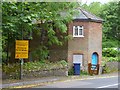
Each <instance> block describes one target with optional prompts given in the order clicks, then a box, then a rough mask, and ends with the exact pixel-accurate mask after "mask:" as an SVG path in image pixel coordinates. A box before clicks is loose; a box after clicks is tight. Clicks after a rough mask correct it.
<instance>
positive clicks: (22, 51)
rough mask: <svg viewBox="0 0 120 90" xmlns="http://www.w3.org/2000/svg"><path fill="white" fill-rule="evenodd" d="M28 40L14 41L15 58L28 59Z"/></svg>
mask: <svg viewBox="0 0 120 90" xmlns="http://www.w3.org/2000/svg"><path fill="white" fill-rule="evenodd" d="M28 46H29V42H28V40H16V48H15V58H16V59H19V58H24V59H27V58H28Z"/></svg>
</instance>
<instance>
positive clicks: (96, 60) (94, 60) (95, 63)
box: [91, 52, 98, 65]
mask: <svg viewBox="0 0 120 90" xmlns="http://www.w3.org/2000/svg"><path fill="white" fill-rule="evenodd" d="M91 64H92V65H97V64H98V54H97V53H96V52H94V53H93V54H92V61H91Z"/></svg>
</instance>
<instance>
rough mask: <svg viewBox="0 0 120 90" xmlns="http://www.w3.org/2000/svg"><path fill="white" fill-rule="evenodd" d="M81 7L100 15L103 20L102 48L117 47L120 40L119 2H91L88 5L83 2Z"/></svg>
mask: <svg viewBox="0 0 120 90" xmlns="http://www.w3.org/2000/svg"><path fill="white" fill-rule="evenodd" d="M82 7H83V8H85V9H86V10H88V11H90V12H91V13H93V14H95V15H96V16H99V17H101V18H102V19H103V20H104V21H103V48H104V47H105V48H107V47H118V46H117V44H118V41H120V38H119V36H120V32H119V30H120V13H119V10H120V2H109V3H106V4H101V3H99V2H93V3H91V4H90V5H86V4H83V5H82Z"/></svg>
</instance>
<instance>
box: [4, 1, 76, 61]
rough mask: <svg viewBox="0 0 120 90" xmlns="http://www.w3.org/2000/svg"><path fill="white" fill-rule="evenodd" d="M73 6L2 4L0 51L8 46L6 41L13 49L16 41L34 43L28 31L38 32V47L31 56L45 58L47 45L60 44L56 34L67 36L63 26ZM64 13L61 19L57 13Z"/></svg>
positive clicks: (67, 20) (30, 32)
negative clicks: (30, 40)
mask: <svg viewBox="0 0 120 90" xmlns="http://www.w3.org/2000/svg"><path fill="white" fill-rule="evenodd" d="M76 7H77V4H76V3H73V2H62V3H60V2H10V3H7V2H2V11H3V12H2V21H3V22H2V31H3V37H5V38H6V39H4V42H5V43H3V51H5V52H6V48H7V47H8V45H7V44H6V43H7V41H9V42H10V45H12V46H13V44H14V41H15V40H16V39H22V38H23V39H33V40H34V38H32V32H34V31H38V32H37V33H39V35H40V39H41V40H40V41H41V44H40V47H39V48H38V49H37V50H36V51H35V53H37V54H38V55H37V57H41V58H39V59H45V58H46V57H47V54H48V48H47V47H48V46H49V45H53V44H57V45H62V43H63V42H62V41H63V40H64V38H59V37H58V35H57V33H56V32H58V33H60V34H61V35H63V34H65V33H67V26H66V24H67V23H68V22H69V21H71V20H72V16H73V14H75V12H74V8H76ZM66 11H67V15H64V16H62V15H61V12H66ZM33 21H36V22H33ZM38 24H39V25H38ZM56 29H57V30H56ZM22 31H23V33H22ZM44 32H46V33H45V34H44ZM44 37H45V40H48V41H47V43H46V42H45V40H44V39H43V38H44ZM63 37H64V36H63ZM61 40H62V41H61ZM10 45H9V46H10ZM38 51H40V53H38ZM39 55H40V56H39Z"/></svg>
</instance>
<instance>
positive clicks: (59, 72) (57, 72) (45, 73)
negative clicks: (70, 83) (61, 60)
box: [23, 68, 68, 78]
mask: <svg viewBox="0 0 120 90" xmlns="http://www.w3.org/2000/svg"><path fill="white" fill-rule="evenodd" d="M49 76H68V69H67V68H56V69H50V70H39V71H29V72H26V71H25V72H24V75H23V77H24V78H32V77H49Z"/></svg>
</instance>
